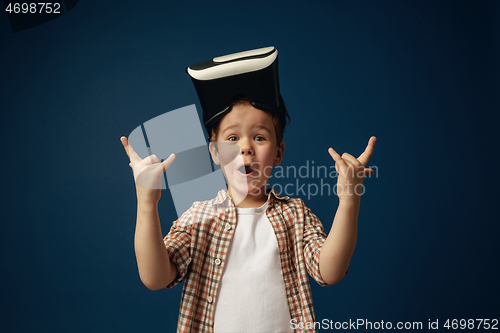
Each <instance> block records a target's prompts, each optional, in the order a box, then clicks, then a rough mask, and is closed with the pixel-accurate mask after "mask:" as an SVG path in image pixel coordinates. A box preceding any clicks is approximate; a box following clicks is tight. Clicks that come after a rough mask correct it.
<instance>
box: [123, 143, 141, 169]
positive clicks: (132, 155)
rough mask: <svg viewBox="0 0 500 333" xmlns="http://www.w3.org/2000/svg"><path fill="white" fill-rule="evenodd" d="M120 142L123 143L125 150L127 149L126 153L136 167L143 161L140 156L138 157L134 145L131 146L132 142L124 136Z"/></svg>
mask: <svg viewBox="0 0 500 333" xmlns="http://www.w3.org/2000/svg"><path fill="white" fill-rule="evenodd" d="M120 141H121V142H122V145H123V148H125V152H126V153H127V156H128V158H129V159H130V162H132V165H135V164H137V163H139V162H140V161H142V158H141V157H140V156H139V155H137V153H136V152H135V150H134V148H132V145H131V144H130V142H129V141H128V139H127V138H126V137H124V136H122V137H121V138H120Z"/></svg>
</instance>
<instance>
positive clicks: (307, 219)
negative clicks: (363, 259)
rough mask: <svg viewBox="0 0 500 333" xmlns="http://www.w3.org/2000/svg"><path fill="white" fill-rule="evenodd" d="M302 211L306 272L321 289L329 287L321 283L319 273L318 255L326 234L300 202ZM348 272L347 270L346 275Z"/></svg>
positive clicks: (310, 212) (311, 213)
mask: <svg viewBox="0 0 500 333" xmlns="http://www.w3.org/2000/svg"><path fill="white" fill-rule="evenodd" d="M301 204H302V207H303V210H304V257H305V261H306V267H307V272H308V273H309V274H310V275H311V276H312V277H313V279H314V280H315V281H316V282H317V283H318V284H319V285H320V286H322V287H325V286H329V284H326V283H325V281H323V278H322V277H321V274H320V271H319V255H320V253H321V248H322V247H323V244H324V243H325V241H326V237H327V236H326V233H325V229H324V227H323V224H321V222H320V220H319V219H318V217H317V216H316V215H314V214H313V212H312V211H311V210H310V209H309V208H307V207H306V206H305V204H304V202H303V201H302V200H301ZM348 272H349V268H347V271H346V274H347V273H348Z"/></svg>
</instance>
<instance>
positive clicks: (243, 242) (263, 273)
mask: <svg viewBox="0 0 500 333" xmlns="http://www.w3.org/2000/svg"><path fill="white" fill-rule="evenodd" d="M266 209H267V202H266V203H265V204H264V205H262V206H261V207H259V208H238V207H236V212H237V224H236V230H235V231H234V235H233V238H232V240H231V244H230V246H229V251H228V254H227V256H226V263H225V266H224V273H223V274H222V278H221V280H220V282H219V291H218V296H217V298H216V303H215V313H214V332H215V333H222V332H238V333H243V332H293V330H292V329H291V328H290V311H289V309H288V304H287V299H286V291H285V283H284V282H283V276H282V274H281V264H280V257H279V252H278V242H277V240H276V236H275V234H274V230H273V227H272V226H271V222H270V221H269V219H268V218H267V216H266Z"/></svg>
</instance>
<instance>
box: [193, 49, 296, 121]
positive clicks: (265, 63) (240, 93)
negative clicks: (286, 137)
mask: <svg viewBox="0 0 500 333" xmlns="http://www.w3.org/2000/svg"><path fill="white" fill-rule="evenodd" d="M186 72H187V73H188V74H189V75H190V77H191V80H192V81H193V84H194V87H195V89H196V92H197V94H198V98H199V99H200V103H201V107H202V109H203V122H204V124H205V127H206V128H207V129H209V128H210V127H211V126H212V125H213V124H214V123H215V122H217V120H219V119H220V118H221V117H223V116H224V115H225V114H226V113H228V112H229V111H231V106H230V104H231V103H232V102H234V101H236V100H239V99H241V98H245V97H246V98H249V99H251V104H252V105H253V106H254V107H255V108H257V109H260V110H263V111H267V112H270V113H271V114H273V115H277V116H280V117H281V116H283V117H284V115H285V114H287V111H286V108H285V103H284V102H283V98H282V97H281V94H280V86H279V75H278V50H276V49H275V48H274V47H272V46H270V47H264V48H260V49H255V50H250V51H245V52H239V53H234V54H229V55H226V56H221V57H216V58H213V59H212V60H207V61H203V62H200V63H197V64H194V65H191V66H189V67H187V68H186Z"/></svg>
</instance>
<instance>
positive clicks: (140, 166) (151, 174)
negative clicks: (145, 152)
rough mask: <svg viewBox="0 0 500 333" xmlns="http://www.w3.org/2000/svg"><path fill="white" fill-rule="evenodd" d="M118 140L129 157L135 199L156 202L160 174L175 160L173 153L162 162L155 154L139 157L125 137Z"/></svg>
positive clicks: (158, 195)
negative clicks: (132, 172) (132, 173)
mask: <svg viewBox="0 0 500 333" xmlns="http://www.w3.org/2000/svg"><path fill="white" fill-rule="evenodd" d="M120 141H121V142H122V144H123V148H125V152H126V153H127V156H128V158H129V159H130V163H129V166H130V167H131V168H132V170H133V171H134V180H135V187H136V190H137V200H138V201H139V202H143V203H153V204H156V203H158V200H160V197H161V176H162V175H163V172H165V170H167V169H168V167H169V166H170V164H172V162H173V161H174V160H175V155H174V154H172V155H170V156H169V157H168V158H167V159H166V160H165V161H163V162H162V163H160V160H159V159H158V157H157V156H156V155H151V156H148V157H146V158H145V159H141V157H140V156H139V155H138V154H137V153H136V152H135V150H134V148H132V146H131V145H130V143H129V141H128V139H127V138H126V137H124V136H122V137H121V138H120Z"/></svg>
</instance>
